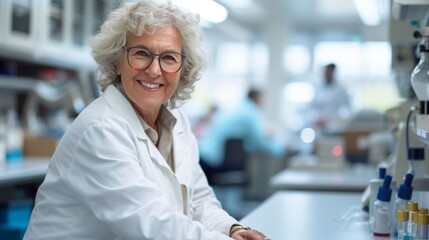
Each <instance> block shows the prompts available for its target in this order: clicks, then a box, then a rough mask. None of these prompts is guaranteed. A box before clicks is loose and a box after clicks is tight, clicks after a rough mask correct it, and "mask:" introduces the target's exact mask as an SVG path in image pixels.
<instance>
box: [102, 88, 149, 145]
mask: <svg viewBox="0 0 429 240" xmlns="http://www.w3.org/2000/svg"><path fill="white" fill-rule="evenodd" d="M103 96H104V98H105V99H106V101H107V103H108V104H109V105H110V107H111V108H112V109H113V111H115V112H117V113H118V114H120V115H121V116H123V117H124V118H125V119H127V121H128V122H129V123H130V125H131V127H132V128H133V130H134V132H135V133H136V135H137V137H138V138H139V139H147V140H148V141H150V140H149V138H148V136H147V135H146V133H145V131H144V129H143V126H142V125H141V123H140V121H139V118H138V116H137V113H136V111H135V110H134V108H133V106H132V105H131V103H130V102H129V101H128V100H127V98H126V97H125V96H124V95H123V94H122V93H121V92H120V91H119V90H118V89H117V88H116V87H115V86H113V85H110V86H108V87H107V88H106V90H105V91H104V94H103Z"/></svg>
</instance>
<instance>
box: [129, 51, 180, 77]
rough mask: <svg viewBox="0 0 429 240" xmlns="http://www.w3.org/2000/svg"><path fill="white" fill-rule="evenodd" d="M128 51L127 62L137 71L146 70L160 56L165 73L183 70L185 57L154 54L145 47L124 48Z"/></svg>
mask: <svg viewBox="0 0 429 240" xmlns="http://www.w3.org/2000/svg"><path fill="white" fill-rule="evenodd" d="M124 49H125V50H126V51H127V61H128V64H129V65H130V67H132V68H134V69H136V70H146V69H147V68H148V67H149V66H150V65H151V64H152V62H153V59H154V58H155V56H158V63H159V66H160V67H161V70H162V71H163V72H165V73H175V72H178V71H179V70H180V68H182V64H183V60H184V59H185V55H184V54H182V53H176V52H163V53H153V52H151V51H149V50H148V49H146V48H144V47H124Z"/></svg>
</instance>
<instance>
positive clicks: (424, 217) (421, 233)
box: [416, 213, 429, 239]
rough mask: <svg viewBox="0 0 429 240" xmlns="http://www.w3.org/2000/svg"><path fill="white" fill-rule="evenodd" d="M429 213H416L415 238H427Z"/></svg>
mask: <svg viewBox="0 0 429 240" xmlns="http://www.w3.org/2000/svg"><path fill="white" fill-rule="evenodd" d="M428 224H429V215H428V214H427V213H419V214H417V231H416V239H428Z"/></svg>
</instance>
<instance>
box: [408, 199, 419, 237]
mask: <svg viewBox="0 0 429 240" xmlns="http://www.w3.org/2000/svg"><path fill="white" fill-rule="evenodd" d="M407 210H408V213H409V216H408V233H409V234H410V235H412V226H413V222H412V213H413V212H417V211H418V210H419V204H418V203H417V202H412V201H409V202H408V204H407Z"/></svg>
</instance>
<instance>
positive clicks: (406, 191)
mask: <svg viewBox="0 0 429 240" xmlns="http://www.w3.org/2000/svg"><path fill="white" fill-rule="evenodd" d="M412 181H413V175H412V174H411V173H407V175H405V179H404V182H403V183H402V184H401V186H400V187H399V190H398V194H397V195H396V199H395V204H394V207H393V212H394V213H395V214H396V213H398V211H399V210H406V209H407V204H408V201H410V200H411V196H412V193H413V187H412V186H411V182H412ZM392 219H393V223H392V226H393V227H394V231H393V234H394V235H395V236H397V235H398V231H399V230H398V228H397V226H398V224H397V218H392Z"/></svg>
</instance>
